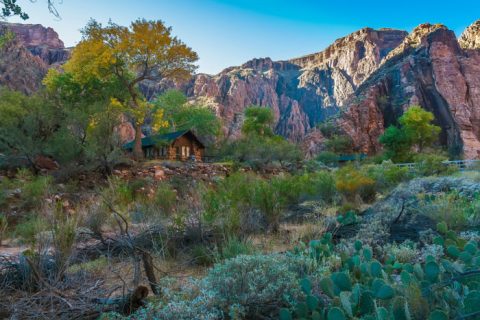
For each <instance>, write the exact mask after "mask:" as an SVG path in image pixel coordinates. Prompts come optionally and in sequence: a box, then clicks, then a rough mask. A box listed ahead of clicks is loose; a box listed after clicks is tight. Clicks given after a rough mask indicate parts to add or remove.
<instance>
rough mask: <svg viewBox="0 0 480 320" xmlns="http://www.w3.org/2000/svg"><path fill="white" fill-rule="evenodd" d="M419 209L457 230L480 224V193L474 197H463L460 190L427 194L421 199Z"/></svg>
mask: <svg viewBox="0 0 480 320" xmlns="http://www.w3.org/2000/svg"><path fill="white" fill-rule="evenodd" d="M418 210H420V211H421V212H422V213H424V214H425V215H427V216H429V217H431V218H432V219H434V220H435V221H437V222H445V223H446V224H447V225H448V226H450V227H451V228H452V229H455V230H464V229H465V228H466V227H477V226H479V225H480V195H477V196H476V197H475V198H473V199H469V198H466V197H463V196H462V195H460V194H458V192H451V193H443V194H439V195H434V196H433V195H432V196H429V195H426V196H424V197H423V199H422V200H421V201H420V203H419V209H418Z"/></svg>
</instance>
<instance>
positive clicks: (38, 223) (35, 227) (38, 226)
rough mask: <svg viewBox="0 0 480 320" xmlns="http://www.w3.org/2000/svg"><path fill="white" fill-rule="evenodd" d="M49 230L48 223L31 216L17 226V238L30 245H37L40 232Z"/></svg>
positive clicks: (38, 217) (40, 218)
mask: <svg viewBox="0 0 480 320" xmlns="http://www.w3.org/2000/svg"><path fill="white" fill-rule="evenodd" d="M46 230H48V223H47V221H46V220H45V219H44V218H42V217H40V216H33V215H32V216H30V217H28V218H27V219H25V220H24V221H22V222H21V223H19V224H17V225H16V226H15V232H14V233H15V236H17V237H19V238H20V239H22V241H23V242H24V243H26V244H29V245H32V246H33V245H35V243H36V242H37V235H38V234H39V233H40V232H43V231H46Z"/></svg>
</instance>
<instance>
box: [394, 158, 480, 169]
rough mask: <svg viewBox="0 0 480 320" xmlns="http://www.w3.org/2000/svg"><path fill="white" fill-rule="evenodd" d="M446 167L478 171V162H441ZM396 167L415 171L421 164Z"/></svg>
mask: <svg viewBox="0 0 480 320" xmlns="http://www.w3.org/2000/svg"><path fill="white" fill-rule="evenodd" d="M443 164H444V165H446V166H456V167H457V168H458V169H459V170H460V171H480V160H452V161H443ZM396 165H397V166H398V167H407V168H408V169H410V170H415V169H416V168H417V167H418V166H419V165H421V163H414V162H412V163H397V164H396Z"/></svg>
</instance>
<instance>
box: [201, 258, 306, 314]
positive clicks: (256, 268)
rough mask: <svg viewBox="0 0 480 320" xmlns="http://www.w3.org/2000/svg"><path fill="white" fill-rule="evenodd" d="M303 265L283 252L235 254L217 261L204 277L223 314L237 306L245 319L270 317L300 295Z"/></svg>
mask: <svg viewBox="0 0 480 320" xmlns="http://www.w3.org/2000/svg"><path fill="white" fill-rule="evenodd" d="M303 272H304V270H303V265H302V264H301V261H300V260H298V259H297V258H292V257H286V256H284V255H275V254H272V255H253V256H245V255H241V256H237V257H236V258H233V259H230V260H226V261H225V263H223V264H217V265H215V267H214V268H213V269H212V270H210V272H209V273H208V275H207V277H206V278H205V284H206V285H207V287H208V288H209V290H212V291H214V292H215V297H216V299H215V300H216V304H217V305H218V307H219V309H221V310H224V312H225V314H228V313H230V311H231V307H232V306H237V307H238V308H239V310H240V313H241V314H242V317H243V318H244V319H258V318H260V317H267V316H270V317H271V316H273V315H274V314H275V313H276V312H278V308H279V307H282V306H289V305H290V303H291V301H293V299H295V298H296V297H297V296H298V295H299V294H300V291H299V286H298V279H299V278H300V277H301V275H302V273H303Z"/></svg>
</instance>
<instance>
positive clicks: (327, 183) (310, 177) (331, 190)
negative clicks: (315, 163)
mask: <svg viewBox="0 0 480 320" xmlns="http://www.w3.org/2000/svg"><path fill="white" fill-rule="evenodd" d="M299 179H300V182H301V184H302V186H301V190H302V192H303V194H305V195H307V196H308V197H309V198H312V197H313V198H314V199H316V200H322V201H323V202H325V203H327V204H331V203H333V202H335V198H336V195H337V188H336V186H335V177H334V175H333V174H331V173H330V172H328V171H318V172H315V173H311V174H305V175H303V176H301V177H300V178H299Z"/></svg>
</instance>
